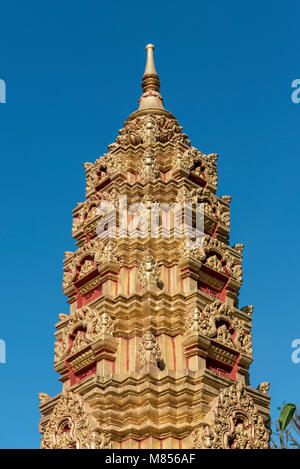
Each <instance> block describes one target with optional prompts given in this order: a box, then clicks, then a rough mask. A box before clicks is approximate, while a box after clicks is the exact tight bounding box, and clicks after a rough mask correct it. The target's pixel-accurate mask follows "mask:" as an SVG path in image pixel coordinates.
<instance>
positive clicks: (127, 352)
mask: <svg viewBox="0 0 300 469" xmlns="http://www.w3.org/2000/svg"><path fill="white" fill-rule="evenodd" d="M126 370H127V371H129V338H128V337H127V338H126Z"/></svg>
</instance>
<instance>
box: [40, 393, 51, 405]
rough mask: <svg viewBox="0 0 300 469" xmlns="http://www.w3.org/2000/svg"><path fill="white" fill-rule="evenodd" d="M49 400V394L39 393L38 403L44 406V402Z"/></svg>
mask: <svg viewBox="0 0 300 469" xmlns="http://www.w3.org/2000/svg"><path fill="white" fill-rule="evenodd" d="M49 399H51V398H50V396H49V394H47V393H45V392H40V393H39V401H40V403H41V404H44V402H47V401H49Z"/></svg>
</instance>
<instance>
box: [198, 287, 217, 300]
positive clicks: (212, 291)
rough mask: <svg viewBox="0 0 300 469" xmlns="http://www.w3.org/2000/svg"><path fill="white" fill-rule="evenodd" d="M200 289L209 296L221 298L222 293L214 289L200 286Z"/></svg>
mask: <svg viewBox="0 0 300 469" xmlns="http://www.w3.org/2000/svg"><path fill="white" fill-rule="evenodd" d="M200 290H201V291H203V292H204V293H206V294H207V295H209V296H213V297H214V298H217V299H218V300H221V294H222V292H221V293H218V292H216V291H214V290H211V289H210V288H205V287H200Z"/></svg>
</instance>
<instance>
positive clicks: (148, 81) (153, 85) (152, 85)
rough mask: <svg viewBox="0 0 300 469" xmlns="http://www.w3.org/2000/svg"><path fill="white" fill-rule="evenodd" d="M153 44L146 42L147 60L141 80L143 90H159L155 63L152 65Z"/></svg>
mask: <svg viewBox="0 0 300 469" xmlns="http://www.w3.org/2000/svg"><path fill="white" fill-rule="evenodd" d="M153 49H154V46H153V44H148V45H147V46H146V51H147V62H146V68H145V72H144V76H143V80H142V88H143V92H144V93H145V91H148V90H153V91H157V92H159V87H160V83H159V77H158V75H157V73H156V69H155V65H154V58H153Z"/></svg>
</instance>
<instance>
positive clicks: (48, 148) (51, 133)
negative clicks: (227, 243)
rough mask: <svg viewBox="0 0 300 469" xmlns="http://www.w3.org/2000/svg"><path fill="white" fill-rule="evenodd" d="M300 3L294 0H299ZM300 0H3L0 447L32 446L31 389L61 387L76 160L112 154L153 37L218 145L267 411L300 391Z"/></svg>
mask: <svg viewBox="0 0 300 469" xmlns="http://www.w3.org/2000/svg"><path fill="white" fill-rule="evenodd" d="M297 3H298V5H297ZM299 14H300V6H299V2H296V1H287V2H276V1H274V2H270V1H261V0H260V1H257V0H252V1H251V2H249V1H248V2H240V1H226V2H224V1H221V0H219V1H214V0H210V1H206V2H203V1H201V0H200V1H199V0H197V1H188V0H187V1H185V2H179V1H177V0H173V1H164V2H163V1H159V2H158V1H156V0H152V1H151V2H146V3H145V2H138V1H131V2H121V1H114V2H100V1H92V0H87V1H85V2H82V1H78V0H72V1H69V0H64V1H63V2H61V1H60V2H59V1H57V0H51V1H45V0H44V1H42V2H41V1H30V0H29V1H26V2H24V1H14V0H11V1H10V2H2V4H1V12H0V49H1V51H0V78H1V79H4V80H5V81H6V84H7V103H6V104H0V155H1V185H0V191H1V232H0V233H1V246H2V252H1V258H2V262H1V263H2V268H1V273H0V275H1V291H2V295H1V296H2V299H1V327H0V338H1V339H4V340H5V341H6V344H7V363H6V364H0V380H1V381H0V382H1V386H0V416H1V428H0V447H1V448H18V447H19V448H20V447H21V448H37V447H39V438H40V435H39V432H38V422H39V412H38V398H37V396H38V392H40V391H43V392H47V393H49V394H50V395H54V394H56V393H58V392H59V391H60V389H61V387H60V383H59V382H58V375H57V374H56V373H55V372H54V371H53V369H52V366H53V342H54V336H53V333H54V324H55V322H57V319H58V313H59V312H68V308H67V304H66V303H65V298H64V296H63V295H62V293H61V284H62V259H63V257H64V251H67V250H74V243H73V240H72V237H71V223H72V209H73V208H74V207H75V206H76V203H77V202H79V201H82V200H84V185H85V176H84V168H83V166H82V163H84V162H86V161H94V160H95V159H96V158H97V157H99V155H101V154H103V152H106V151H107V145H108V144H109V143H111V142H112V141H113V140H114V138H115V137H116V135H117V131H118V129H119V128H121V127H122V124H123V122H124V120H125V119H126V117H127V116H128V115H129V114H130V113H131V112H132V111H133V110H135V109H136V108H137V100H138V99H139V97H140V94H141V89H140V81H141V76H142V73H143V70H144V66H145V52H144V47H145V44H147V43H149V42H152V43H154V44H155V45H156V50H155V58H156V66H157V70H158V72H159V75H160V80H161V84H162V87H161V92H162V94H163V97H164V99H165V105H166V108H167V109H168V110H170V111H171V112H172V113H173V114H175V115H176V117H177V119H178V120H179V122H180V123H181V125H183V126H184V130H185V132H186V133H187V134H188V135H189V137H190V139H191V140H192V145H194V146H196V147H197V148H199V150H201V151H203V152H205V153H207V152H208V153H212V152H216V153H219V154H220V157H219V181H220V182H219V190H218V194H219V195H223V194H229V195H232V197H233V200H232V203H231V209H232V212H231V213H232V219H231V221H232V229H231V243H232V244H235V243H237V242H242V243H244V244H245V250H244V286H243V287H242V290H241V294H240V305H241V306H243V305H245V304H254V305H255V306H256V307H255V311H254V327H253V340H254V357H255V361H254V364H253V365H252V366H251V384H252V385H253V386H254V387H256V386H257V385H258V384H259V383H260V382H261V381H266V380H267V381H271V383H272V385H271V394H272V412H273V416H276V415H277V411H276V408H277V406H278V405H280V404H281V403H282V402H283V401H284V400H285V401H291V402H296V403H299V400H298V402H297V399H298V397H299V387H300V379H299V372H300V363H299V364H298V365H296V364H293V363H292V361H291V353H292V349H291V342H292V340H293V339H295V338H300V328H299V242H298V239H297V238H298V234H299V226H300V225H299V209H298V206H299V170H300V162H299V161H300V139H299V120H300V103H299V104H298V105H297V104H293V103H292V101H291V92H292V88H291V82H292V81H293V80H294V79H297V78H300V60H299V45H298V44H299Z"/></svg>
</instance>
